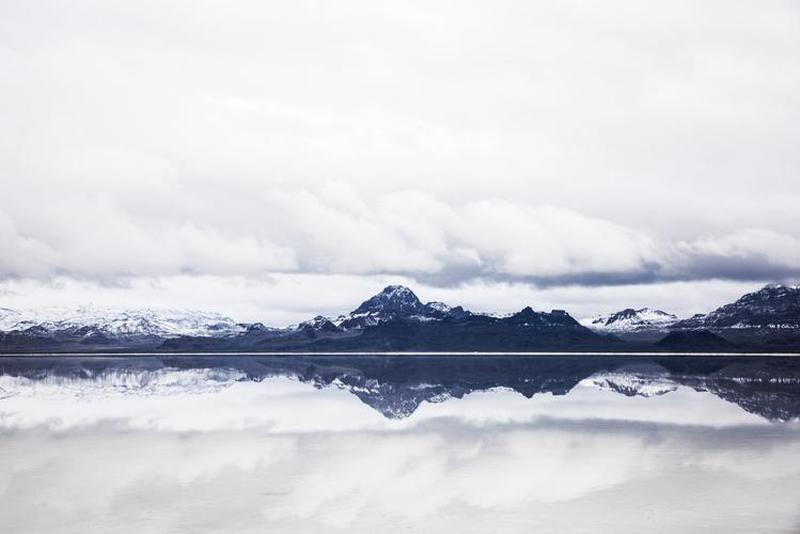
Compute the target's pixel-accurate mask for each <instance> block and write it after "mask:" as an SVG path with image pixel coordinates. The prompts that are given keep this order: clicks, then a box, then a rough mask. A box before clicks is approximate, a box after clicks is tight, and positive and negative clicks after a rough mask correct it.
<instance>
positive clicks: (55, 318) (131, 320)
mask: <svg viewBox="0 0 800 534" xmlns="http://www.w3.org/2000/svg"><path fill="white" fill-rule="evenodd" d="M246 328H247V325H242V324H239V323H236V322H235V321H234V320H233V319H231V318H230V317H226V316H224V315H220V314H218V313H213V312H204V311H187V310H155V309H130V310H125V309H110V308H97V307H94V306H83V307H79V308H46V309H43V310H10V309H8V308H2V309H0V332H27V333H30V334H33V335H38V336H44V335H48V334H57V333H62V334H70V335H81V336H91V335H102V336H110V337H116V338H127V337H158V338H173V337H179V336H194V337H224V336H232V335H236V334H238V333H240V332H243V331H245V330H246Z"/></svg>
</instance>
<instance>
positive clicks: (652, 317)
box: [581, 308, 678, 332]
mask: <svg viewBox="0 0 800 534" xmlns="http://www.w3.org/2000/svg"><path fill="white" fill-rule="evenodd" d="M677 320H678V317H677V316H676V315H673V314H671V313H667V312H664V311H661V310H654V309H652V308H639V309H638V310H635V309H633V308H627V309H624V310H622V311H618V312H616V313H611V314H608V315H598V316H597V317H593V318H591V319H584V320H582V321H581V324H583V325H584V326H586V327H589V328H592V329H594V330H601V331H607V332H637V331H642V330H666V329H667V328H668V327H669V326H670V325H672V324H673V323H675V322H676V321H677Z"/></svg>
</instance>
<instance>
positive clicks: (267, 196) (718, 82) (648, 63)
mask: <svg viewBox="0 0 800 534" xmlns="http://www.w3.org/2000/svg"><path fill="white" fill-rule="evenodd" d="M0 72H2V76H1V77H0V117H2V119H1V122H0V186H2V187H0V306H7V307H31V306H34V307H38V306H43V305H51V304H55V305H66V304H78V303H81V304H82V303H88V302H92V303H95V304H98V305H120V306H125V305H135V306H143V305H150V306H155V307H167V306H168V307H202V308H210V309H215V310H218V311H221V312H224V313H228V314H231V315H233V316H235V317H237V318H240V319H242V320H256V319H258V320H264V321H265V322H273V323H288V322H293V321H296V320H301V319H305V318H307V316H308V315H309V314H311V315H314V314H316V313H317V312H321V313H333V314H335V313H340V312H344V311H348V310H350V309H352V308H353V307H354V306H355V305H357V304H358V302H360V301H361V300H363V298H365V297H367V296H368V295H369V294H371V293H374V292H375V291H377V290H379V289H380V288H381V287H382V286H383V285H384V284H386V283H389V282H403V283H407V284H409V285H410V286H411V287H412V288H414V289H415V290H416V291H417V293H418V294H419V295H420V297H421V298H423V299H426V300H427V299H434V298H436V299H447V300H448V301H449V302H450V303H452V304H465V305H468V306H470V307H472V308H474V309H482V310H499V311H510V310H513V309H519V308H521V307H522V306H524V305H528V304H530V305H532V306H533V307H534V308H535V309H549V308H550V307H559V308H562V307H563V308H567V309H568V310H569V311H571V312H572V313H573V314H574V315H577V316H587V315H591V314H594V313H598V312H607V311H614V310H616V309H618V308H621V307H626V306H629V305H634V306H639V305H653V306H657V307H662V308H668V311H674V312H676V313H679V314H684V315H685V314H689V313H694V312H698V311H708V310H709V309H713V308H714V307H716V306H717V305H719V304H722V303H724V302H726V301H727V300H730V299H731V298H735V297H736V296H738V295H739V294H741V293H742V292H745V291H748V290H751V289H754V288H757V287H758V286H759V285H760V284H762V283H765V282H770V281H786V282H794V281H797V280H798V278H800V150H798V146H799V145H800V4H798V3H797V2H794V1H770V0H759V1H730V0H724V1H723V0H720V1H711V0H709V1H705V2H702V3H698V2H689V1H685V2H683V1H670V2H642V1H640V0H631V1H620V0H612V1H608V2H603V3H602V4H600V3H586V2H578V1H575V2H570V1H558V2H555V1H553V2H535V3H534V2H509V1H493V2H470V1H458V2H455V1H453V2H441V1H436V0H426V1H424V2H402V3H398V2H392V3H388V2H386V3H384V2H377V1H364V2H349V1H337V2H301V1H294V2H283V3H277V2H222V1H219V2H215V1H192V2H189V1H186V2H180V1H176V2H170V3H169V4H168V5H167V3H164V2H160V1H137V2H130V1H129V2H113V1H109V0H97V1H83V2H49V1H48V2H42V1H36V0H20V1H15V0H3V2H2V3H0Z"/></svg>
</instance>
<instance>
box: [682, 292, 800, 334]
mask: <svg viewBox="0 0 800 534" xmlns="http://www.w3.org/2000/svg"><path fill="white" fill-rule="evenodd" d="M675 326H677V327H678V328H736V329H744V328H751V329H752V328H772V329H792V328H800V286H786V285H783V284H768V285H766V286H764V287H762V288H761V289H759V290H758V291H754V292H752V293H747V294H746V295H743V296H742V297H740V298H739V299H738V300H736V301H735V302H732V303H730V304H725V305H724V306H721V307H719V308H717V309H716V310H714V311H713V312H711V313H709V314H707V315H705V316H699V317H697V316H696V317H693V318H691V319H687V320H685V321H680V322H679V323H676V325H675Z"/></svg>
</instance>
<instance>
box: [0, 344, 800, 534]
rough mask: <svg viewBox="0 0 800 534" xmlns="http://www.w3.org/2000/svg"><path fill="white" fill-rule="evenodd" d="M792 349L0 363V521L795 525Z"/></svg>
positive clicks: (206, 526) (221, 526)
mask: <svg viewBox="0 0 800 534" xmlns="http://www.w3.org/2000/svg"><path fill="white" fill-rule="evenodd" d="M799 418H800V358H791V357H754V356H731V357H721V356H708V357H688V356H668V355H653V356H530V357H524V356H510V355H509V356H391V357H389V356H358V357H356V356H270V355H263V356H261V355H260V356H231V355H219V356H176V355H172V356H167V355H153V356H142V357H43V356H38V357H36V356H31V357H0V530H2V532H8V533H28V532H47V533H61V532H74V533H85V532H103V533H114V532H136V533H151V532H152V533H164V532H174V533H195V532H259V533H260V532H308V533H318V532H426V533H427V532H447V533H464V532H476V533H477V532H492V533H504V532H509V533H510V532H534V531H540V532H556V531H557V532H582V533H583V532H632V533H633V532H637V533H638V532H643V531H649V532H747V533H752V532H800V419H799Z"/></svg>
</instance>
